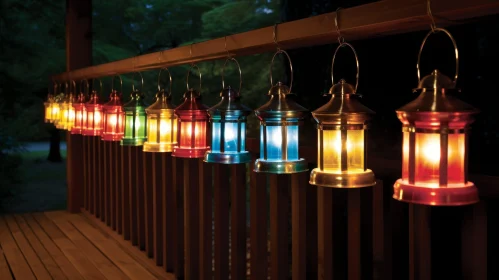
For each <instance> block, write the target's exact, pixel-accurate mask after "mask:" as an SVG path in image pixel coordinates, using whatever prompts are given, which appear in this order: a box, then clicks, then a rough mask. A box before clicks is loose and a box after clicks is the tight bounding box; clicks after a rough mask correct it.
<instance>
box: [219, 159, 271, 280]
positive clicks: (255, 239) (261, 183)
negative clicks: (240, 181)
mask: <svg viewBox="0 0 499 280" xmlns="http://www.w3.org/2000/svg"><path fill="white" fill-rule="evenodd" d="M255 160H256V155H252V160H251V163H250V170H251V171H250V172H251V178H250V179H251V181H250V183H251V188H250V214H251V215H250V275H251V280H262V279H263V280H265V279H267V274H268V267H269V263H268V247H267V242H268V240H267V237H268V236H267V232H268V220H267V219H268V205H267V203H268V198H267V176H266V175H265V174H261V173H256V172H254V171H253V169H254V167H255ZM215 186H216V185H215ZM215 207H216V204H215Z"/></svg>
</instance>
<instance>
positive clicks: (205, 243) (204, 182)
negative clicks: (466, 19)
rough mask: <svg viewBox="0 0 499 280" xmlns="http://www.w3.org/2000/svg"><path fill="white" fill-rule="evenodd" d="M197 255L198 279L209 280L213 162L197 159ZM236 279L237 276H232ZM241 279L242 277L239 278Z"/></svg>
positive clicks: (210, 269)
mask: <svg viewBox="0 0 499 280" xmlns="http://www.w3.org/2000/svg"><path fill="white" fill-rule="evenodd" d="M199 171H200V173H199V180H200V182H199V185H200V187H199V203H200V206H199V221H200V224H199V233H200V243H199V250H200V251H199V255H200V269H199V271H200V279H203V280H211V279H213V275H212V269H213V268H212V256H211V253H212V245H213V244H212V233H213V232H212V231H213V223H212V222H213V217H212V213H213V208H212V179H213V164H210V163H204V162H203V161H202V160H199ZM232 279H238V278H232ZM241 279H242V278H241Z"/></svg>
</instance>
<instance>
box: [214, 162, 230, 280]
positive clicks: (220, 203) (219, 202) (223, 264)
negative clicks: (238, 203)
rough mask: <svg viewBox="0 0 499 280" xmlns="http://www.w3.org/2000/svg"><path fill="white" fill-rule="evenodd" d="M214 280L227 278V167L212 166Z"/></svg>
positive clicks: (221, 165) (220, 165) (222, 165)
mask: <svg viewBox="0 0 499 280" xmlns="http://www.w3.org/2000/svg"><path fill="white" fill-rule="evenodd" d="M214 169H215V176H214V177H215V178H214V179H215V183H214V203H215V219H214V221H215V238H214V240H215V254H214V256H215V279H216V280H222V279H228V278H229V192H230V188H229V178H228V174H229V167H228V165H225V164H214Z"/></svg>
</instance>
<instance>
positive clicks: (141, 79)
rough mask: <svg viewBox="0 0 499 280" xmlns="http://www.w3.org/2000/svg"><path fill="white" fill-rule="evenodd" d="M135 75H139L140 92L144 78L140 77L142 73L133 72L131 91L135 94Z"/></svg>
mask: <svg viewBox="0 0 499 280" xmlns="http://www.w3.org/2000/svg"><path fill="white" fill-rule="evenodd" d="M135 74H139V75H140V82H141V85H140V91H142V89H143V88H144V77H142V73H140V72H138V71H137V72H133V74H132V91H133V92H135V79H134V78H135Z"/></svg>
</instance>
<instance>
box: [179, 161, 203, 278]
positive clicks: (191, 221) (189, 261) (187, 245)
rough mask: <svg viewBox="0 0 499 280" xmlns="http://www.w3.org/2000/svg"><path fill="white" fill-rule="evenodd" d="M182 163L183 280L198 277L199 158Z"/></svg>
mask: <svg viewBox="0 0 499 280" xmlns="http://www.w3.org/2000/svg"><path fill="white" fill-rule="evenodd" d="M182 160H183V163H184V213H185V216H184V228H185V232H184V236H185V238H184V250H185V267H184V271H185V272H184V273H185V274H184V276H185V280H196V279H199V273H200V271H199V259H200V256H199V177H198V176H199V159H197V158H189V159H182Z"/></svg>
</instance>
